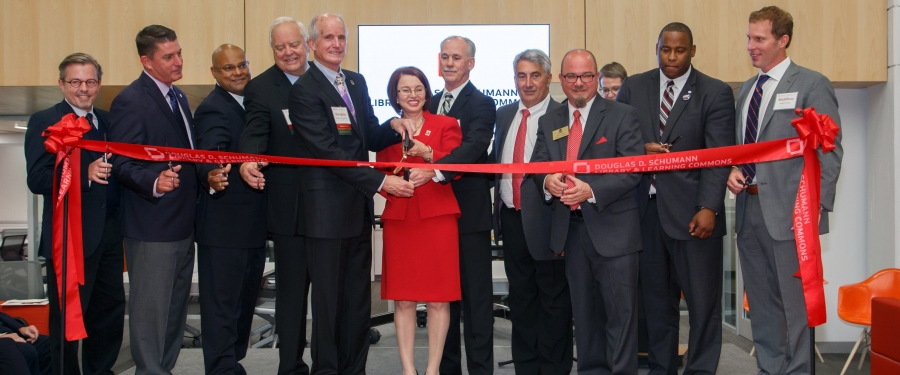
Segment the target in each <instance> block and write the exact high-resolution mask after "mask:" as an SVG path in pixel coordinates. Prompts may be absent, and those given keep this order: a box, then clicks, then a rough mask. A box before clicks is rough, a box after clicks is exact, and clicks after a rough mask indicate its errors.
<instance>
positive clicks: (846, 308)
mask: <svg viewBox="0 0 900 375" xmlns="http://www.w3.org/2000/svg"><path fill="white" fill-rule="evenodd" d="M873 297H892V298H900V269H897V268H886V269H883V270H881V271H878V272H876V273H875V274H874V275H872V276H870V277H869V278H868V279H866V280H865V281H863V282H860V283H856V284H849V285H844V286H842V287H840V289H838V306H837V310H838V311H837V312H838V316H839V317H841V319H843V320H844V321H845V322H847V323H853V324H859V325H862V326H865V327H863V330H862V333H860V335H859V339H858V340H856V344H855V345H853V350H852V351H851V352H850V357H848V358H847V362H846V363H844V369H843V370H841V375H844V373H845V372H846V371H847V367H849V366H850V361H851V360H853V356H854V355H856V351H857V350H858V349H859V344H860V343H862V342H863V340H865V341H866V345H864V346H863V352H862V355H860V357H859V368H860V369H861V368H862V364H863V360H865V358H866V349H868V346H869V344H868V341H869V340H868V335H869V326H871V325H872V298H873Z"/></svg>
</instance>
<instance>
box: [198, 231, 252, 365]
mask: <svg viewBox="0 0 900 375" xmlns="http://www.w3.org/2000/svg"><path fill="white" fill-rule="evenodd" d="M265 257H266V247H265V246H262V247H259V248H255V249H237V248H223V247H214V246H206V245H199V246H198V249H197V273H198V277H199V284H200V285H199V289H200V296H201V298H200V331H201V332H202V333H203V364H204V367H205V368H206V373H207V374H246V373H247V372H246V371H245V370H244V367H243V366H241V364H240V363H238V361H240V360H241V359H243V358H244V356H245V355H246V354H247V345H248V343H249V341H250V324H251V323H252V321H253V310H254V309H255V308H256V296H257V295H258V292H259V285H260V282H261V281H262V273H263V268H264V267H265V260H266V259H265Z"/></svg>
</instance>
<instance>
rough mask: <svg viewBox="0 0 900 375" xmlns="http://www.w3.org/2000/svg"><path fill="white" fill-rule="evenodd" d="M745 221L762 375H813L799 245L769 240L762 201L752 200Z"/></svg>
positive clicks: (743, 246) (741, 249)
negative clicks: (800, 271)
mask: <svg viewBox="0 0 900 375" xmlns="http://www.w3.org/2000/svg"><path fill="white" fill-rule="evenodd" d="M742 194H746V193H742ZM769 209H788V208H784V207H772V208H769ZM741 214H742V213H741V212H738V215H741ZM743 215H744V216H743V218H744V222H743V226H742V228H741V231H740V232H738V234H737V247H738V255H739V256H740V259H741V271H742V272H743V275H744V288H745V289H746V291H747V302H748V304H749V306H750V327H751V329H752V330H753V344H754V345H755V346H756V365H757V366H759V373H760V374H809V372H810V365H811V364H810V358H809V357H810V347H809V327H808V325H807V324H808V322H807V320H806V301H805V300H804V296H803V283H802V281H801V280H800V278H797V277H794V274H796V273H797V271H798V270H799V268H800V262H799V261H798V259H797V245H796V244H795V242H794V240H793V239H792V240H789V241H777V240H775V239H773V238H772V236H770V235H769V231H768V229H767V228H766V223H765V221H764V220H763V216H762V208H761V207H760V203H759V196H758V195H748V196H747V198H746V201H745V205H744V212H743Z"/></svg>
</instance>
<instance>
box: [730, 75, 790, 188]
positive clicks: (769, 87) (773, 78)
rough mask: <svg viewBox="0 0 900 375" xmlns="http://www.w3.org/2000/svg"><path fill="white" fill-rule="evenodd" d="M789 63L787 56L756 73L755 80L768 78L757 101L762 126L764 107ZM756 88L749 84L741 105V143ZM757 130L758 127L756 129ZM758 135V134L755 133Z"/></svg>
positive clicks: (767, 104) (753, 182)
mask: <svg viewBox="0 0 900 375" xmlns="http://www.w3.org/2000/svg"><path fill="white" fill-rule="evenodd" d="M790 65H791V58H790V57H788V58H786V59H784V61H782V62H780V63H778V65H775V66H774V67H772V69H769V71H768V72H763V71H762V69H760V70H759V73H757V74H756V79H757V81H758V80H759V76H761V75H763V74H765V75H767V76H769V80H767V81H766V82H765V83H763V85H762V90H763V92H762V99H761V100H760V102H759V118H758V121H759V122H758V124H759V125H760V126H762V120H763V118H765V116H766V108H768V106H769V101H770V100H772V94H773V93H774V92H775V87H777V86H778V82H780V81H781V79H782V78H783V77H784V73H785V72H786V71H787V68H788V66H790ZM755 90H756V82H753V85H752V86H750V92H748V93H747V99H744V103H743V104H742V105H741V134H740V139H741V143H743V141H744V134H746V132H747V111H749V110H750V100H752V99H753V92H754V91H755ZM757 130H758V129H757ZM757 135H758V134H757ZM750 184H751V185H756V177H753V181H751V183H750Z"/></svg>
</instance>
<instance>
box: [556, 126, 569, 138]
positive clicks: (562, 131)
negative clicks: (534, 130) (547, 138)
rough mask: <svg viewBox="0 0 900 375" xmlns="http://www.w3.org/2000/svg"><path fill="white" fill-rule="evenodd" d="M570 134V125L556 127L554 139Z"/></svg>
mask: <svg viewBox="0 0 900 375" xmlns="http://www.w3.org/2000/svg"><path fill="white" fill-rule="evenodd" d="M568 135H569V127H568V126H563V127H561V128H559V129H556V130H554V131H553V140H554V141H555V140H557V139H560V138H562V137H566V136H568Z"/></svg>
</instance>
